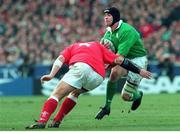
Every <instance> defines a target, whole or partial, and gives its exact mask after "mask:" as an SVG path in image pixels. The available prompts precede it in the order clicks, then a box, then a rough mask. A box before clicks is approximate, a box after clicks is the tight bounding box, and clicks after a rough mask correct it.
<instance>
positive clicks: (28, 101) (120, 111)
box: [0, 94, 180, 131]
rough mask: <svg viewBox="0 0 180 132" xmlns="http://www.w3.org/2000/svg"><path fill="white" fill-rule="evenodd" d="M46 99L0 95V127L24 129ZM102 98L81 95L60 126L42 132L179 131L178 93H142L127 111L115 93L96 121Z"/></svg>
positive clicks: (179, 96) (179, 95)
mask: <svg viewBox="0 0 180 132" xmlns="http://www.w3.org/2000/svg"><path fill="white" fill-rule="evenodd" d="M46 99H47V97H43V96H32V97H31V96H30V97H0V130H1V131H11V130H12V131H16V130H22V131H26V130H25V129H24V128H25V127H26V126H27V125H30V124H31V123H33V119H38V117H39V114H40V111H41V107H42V106H43V103H44V101H45V100H46ZM104 100H105V96H88V95H83V96H81V97H80V98H79V100H78V104H77V105H76V107H75V108H74V109H73V111H72V112H71V113H70V114H69V115H68V116H66V117H65V119H64V121H63V122H62V124H61V126H60V128H58V129H55V128H53V129H52V128H46V129H43V131H44V130H48V131H50V130H53V131H55V130H57V131H151V130H153V131H159V130H160V131H171V130H174V131H180V94H159V95H144V97H143V100H142V104H141V106H140V108H139V109H138V110H136V111H134V112H132V111H129V109H130V106H131V103H127V102H124V101H122V99H120V96H119V95H116V96H115V97H114V100H113V103H112V109H111V114H110V116H109V117H105V118H104V119H102V120H95V119H94V117H95V115H96V113H97V112H98V110H99V106H101V105H102V104H104ZM51 118H52V116H51ZM38 131H39V130H38Z"/></svg>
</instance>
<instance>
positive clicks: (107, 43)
mask: <svg viewBox="0 0 180 132" xmlns="http://www.w3.org/2000/svg"><path fill="white" fill-rule="evenodd" d="M103 45H104V47H106V48H107V49H110V46H111V43H110V42H106V43H104V44H103Z"/></svg>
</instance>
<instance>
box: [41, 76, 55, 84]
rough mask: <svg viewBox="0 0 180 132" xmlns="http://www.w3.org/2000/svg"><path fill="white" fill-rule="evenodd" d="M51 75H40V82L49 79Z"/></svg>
mask: <svg viewBox="0 0 180 132" xmlns="http://www.w3.org/2000/svg"><path fill="white" fill-rule="evenodd" d="M52 78H53V77H52V76H51V75H44V76H42V77H41V83H43V82H44V81H49V80H51V79H52Z"/></svg>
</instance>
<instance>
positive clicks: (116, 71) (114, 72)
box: [110, 65, 128, 81]
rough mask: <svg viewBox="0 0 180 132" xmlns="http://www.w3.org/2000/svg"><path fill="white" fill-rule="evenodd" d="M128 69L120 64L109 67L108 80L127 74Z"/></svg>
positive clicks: (115, 79) (114, 79)
mask: <svg viewBox="0 0 180 132" xmlns="http://www.w3.org/2000/svg"><path fill="white" fill-rule="evenodd" d="M127 73H128V71H127V70H126V69H124V68H123V67H121V66H118V65H117V66H114V67H113V68H112V69H111V74H110V81H117V80H118V79H119V78H120V77H122V76H125V75H127Z"/></svg>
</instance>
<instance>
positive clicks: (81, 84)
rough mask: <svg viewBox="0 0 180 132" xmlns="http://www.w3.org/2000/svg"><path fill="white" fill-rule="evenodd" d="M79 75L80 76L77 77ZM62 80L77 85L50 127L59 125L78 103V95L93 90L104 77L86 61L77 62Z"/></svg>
mask: <svg viewBox="0 0 180 132" xmlns="http://www.w3.org/2000/svg"><path fill="white" fill-rule="evenodd" d="M77 76H78V77H77ZM62 80H64V81H65V82H67V83H68V84H70V85H71V86H74V87H76V88H77V89H76V90H74V91H72V92H71V94H70V95H69V96H68V97H67V98H66V99H65V100H64V102H63V103H62V105H61V107H60V110H59V112H58V113H57V115H56V116H55V118H54V121H53V122H52V123H51V124H50V125H49V127H51V128H52V127H59V124H60V122H62V120H63V118H64V117H65V115H67V114H68V113H69V112H70V111H71V110H72V109H73V108H74V106H75V105H76V101H77V97H78V96H79V95H80V94H81V93H84V92H87V91H89V90H93V89H94V88H96V87H97V86H99V85H100V84H101V83H102V82H103V77H102V76H100V75H99V74H98V73H96V72H95V71H94V70H93V69H92V68H91V67H90V66H89V65H87V64H84V63H78V64H76V66H75V68H74V69H72V70H70V72H69V73H68V74H66V75H65V76H64V77H63V78H62Z"/></svg>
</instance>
